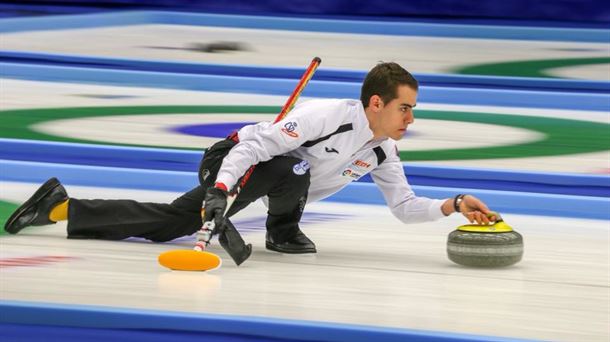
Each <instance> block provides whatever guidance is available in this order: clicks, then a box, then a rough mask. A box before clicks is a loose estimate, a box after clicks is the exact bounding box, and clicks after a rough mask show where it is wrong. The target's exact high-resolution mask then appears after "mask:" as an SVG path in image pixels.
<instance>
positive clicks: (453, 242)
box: [447, 213, 523, 268]
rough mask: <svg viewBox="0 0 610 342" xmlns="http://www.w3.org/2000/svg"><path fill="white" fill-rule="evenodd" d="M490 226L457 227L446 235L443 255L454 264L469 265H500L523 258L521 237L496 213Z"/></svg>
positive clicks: (512, 262) (469, 225)
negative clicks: (445, 249) (445, 247)
mask: <svg viewBox="0 0 610 342" xmlns="http://www.w3.org/2000/svg"><path fill="white" fill-rule="evenodd" d="M493 215H496V221H495V222H494V223H493V224H491V225H477V224H466V225H463V226H459V227H458V228H457V229H456V230H455V231H453V232H451V233H450V234H449V236H448V238H447V255H448V256H449V259H450V260H451V261H453V262H455V263H456V264H460V265H464V266H471V267H490V268H491V267H503V266H510V265H513V264H516V263H517V262H519V261H520V260H521V258H522V257H523V237H522V236H521V234H519V233H517V232H516V231H515V230H513V228H512V227H511V226H509V225H508V224H506V222H504V220H502V217H500V215H499V214H498V213H493Z"/></svg>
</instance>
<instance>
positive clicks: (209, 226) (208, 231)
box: [194, 57, 322, 251]
mask: <svg viewBox="0 0 610 342" xmlns="http://www.w3.org/2000/svg"><path fill="white" fill-rule="evenodd" d="M320 63H322V60H321V59H320V57H314V59H312V60H311V63H310V64H309V66H308V67H307V70H305V73H303V76H301V79H300V80H299V83H298V84H297V86H296V87H295V88H294V90H293V91H292V94H290V97H289V98H288V100H287V101H286V103H285V104H284V107H282V110H281V111H280V113H279V114H278V115H277V117H276V118H275V120H274V121H273V123H277V122H279V121H281V120H282V119H284V118H285V117H286V115H288V113H289V112H290V110H291V109H292V107H294V104H295V103H296V102H297V100H298V99H299V96H301V93H302V92H303V89H305V86H306V85H307V83H309V80H310V79H311V78H312V77H313V74H314V73H315V72H316V69H317V68H318V66H319V65H320ZM254 167H255V165H252V166H250V168H249V169H248V171H246V173H245V174H244V176H243V177H242V179H241V182H240V183H239V185H238V186H237V187H235V190H234V191H232V192H231V193H230V194H229V196H228V197H227V209H225V212H224V215H226V214H227V212H228V211H229V209H230V208H231V205H233V202H235V198H236V197H237V195H238V194H239V192H240V191H241V189H242V188H243V187H244V185H246V182H248V179H250V175H252V172H253V171H254ZM212 231H214V222H213V221H207V222H204V223H203V227H201V229H200V230H199V231H198V232H197V243H196V244H195V248H194V249H195V250H196V251H203V250H205V249H206V247H207V246H208V245H209V244H210V240H211V239H212Z"/></svg>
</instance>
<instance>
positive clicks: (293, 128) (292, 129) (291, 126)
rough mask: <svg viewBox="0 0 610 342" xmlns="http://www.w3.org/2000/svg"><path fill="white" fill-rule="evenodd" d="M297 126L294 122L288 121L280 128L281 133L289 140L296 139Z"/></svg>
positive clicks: (297, 135) (297, 134)
mask: <svg viewBox="0 0 610 342" xmlns="http://www.w3.org/2000/svg"><path fill="white" fill-rule="evenodd" d="M297 128H298V124H297V123H296V122H294V121H289V122H286V123H285V124H284V127H282V128H281V131H282V133H284V134H286V135H287V136H289V137H291V138H298V137H299V133H297Z"/></svg>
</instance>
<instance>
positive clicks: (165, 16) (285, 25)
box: [0, 11, 610, 43]
mask: <svg viewBox="0 0 610 342" xmlns="http://www.w3.org/2000/svg"><path fill="white" fill-rule="evenodd" d="M150 23H157V24H172V25H198V26H213V27H236V28H253V29H272V30H293V31H309V32H335V33H352V34H383V35H399V36H424V37H452V38H477V39H518V40H544V41H571V42H599V43H606V42H608V40H609V38H610V30H603V29H582V28H565V27H564V28H557V27H554V28H545V27H515V26H496V25H459V24H438V23H421V22H385V21H358V20H325V19H313V18H295V17H286V18H282V17H263V16H246V15H223V14H204V13H178V12H162V11H133V12H118V13H103V14H84V15H72V16H47V17H35V18H10V19H2V20H0V32H3V33H8V32H20V31H26V30H28V31H29V30H57V29H66V28H91V27H105V26H117V25H133V24H150Z"/></svg>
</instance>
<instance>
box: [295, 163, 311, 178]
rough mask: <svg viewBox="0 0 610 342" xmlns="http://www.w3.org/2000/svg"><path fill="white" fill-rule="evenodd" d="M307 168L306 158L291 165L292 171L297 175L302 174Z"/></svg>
mask: <svg viewBox="0 0 610 342" xmlns="http://www.w3.org/2000/svg"><path fill="white" fill-rule="evenodd" d="M307 170H309V162H308V161H307V160H303V161H302V162H300V163H298V164H295V165H294V166H293V167H292V172H294V174H295V175H299V176H302V175H304V174H305V173H306V172H307Z"/></svg>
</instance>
